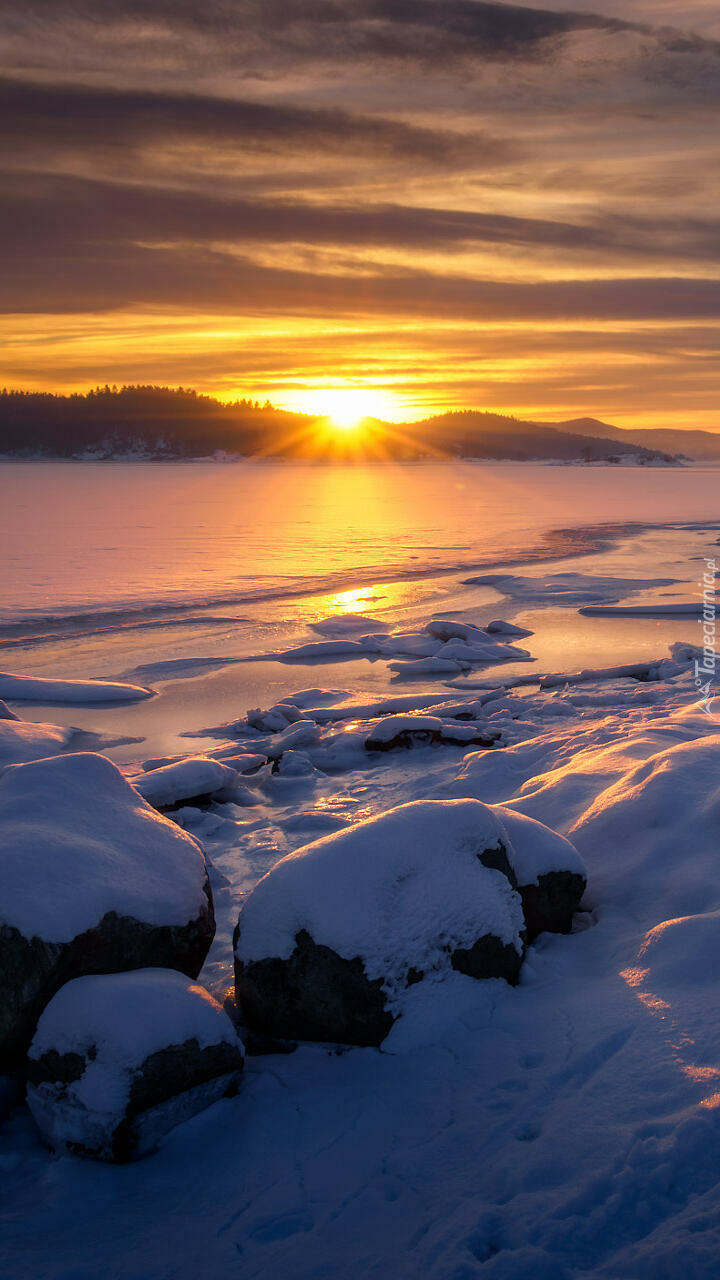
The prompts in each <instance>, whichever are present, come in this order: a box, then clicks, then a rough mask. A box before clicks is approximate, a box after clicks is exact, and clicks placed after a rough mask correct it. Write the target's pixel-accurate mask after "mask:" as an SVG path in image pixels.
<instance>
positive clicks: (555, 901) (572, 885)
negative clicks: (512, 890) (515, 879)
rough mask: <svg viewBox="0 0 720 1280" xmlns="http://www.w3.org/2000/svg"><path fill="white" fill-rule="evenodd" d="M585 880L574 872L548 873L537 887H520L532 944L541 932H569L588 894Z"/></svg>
mask: <svg viewBox="0 0 720 1280" xmlns="http://www.w3.org/2000/svg"><path fill="white" fill-rule="evenodd" d="M585 884H586V882H585V877H584V876H581V875H577V874H576V873H575V872H572V871H548V872H546V873H545V875H542V876H538V883H537V884H525V885H520V886H519V887H518V893H519V894H520V897H521V898H522V904H523V912H524V914H525V924H526V926H527V936H528V942H532V940H533V938H536V937H537V935H538V934H539V933H545V932H547V933H569V932H570V930H571V928H572V918H573V915H574V914H575V912H576V911H577V909H578V907H579V906H580V900H581V898H582V896H583V894H584V892H585Z"/></svg>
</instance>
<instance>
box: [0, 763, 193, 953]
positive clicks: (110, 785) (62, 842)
mask: <svg viewBox="0 0 720 1280" xmlns="http://www.w3.org/2000/svg"><path fill="white" fill-rule="evenodd" d="M205 874H206V872H205V859H204V857H203V853H202V850H201V849H200V846H199V845H198V842H197V841H196V840H195V839H194V838H193V837H192V836H189V835H187V834H186V833H185V832H184V831H181V830H180V829H179V828H178V827H177V826H176V825H175V824H174V823H172V822H169V821H168V820H167V819H166V818H163V817H161V815H160V814H158V813H156V812H155V810H154V809H151V807H150V805H148V804H147V803H146V802H145V801H144V800H143V799H142V798H141V797H140V796H139V795H138V793H137V792H136V791H135V790H134V788H133V787H131V786H130V784H129V783H128V782H126V780H125V779H124V778H123V776H122V774H121V773H120V771H119V770H118V769H117V768H116V766H115V765H114V764H111V762H110V761H109V760H106V759H105V758H104V757H103V756H99V755H92V754H90V753H79V754H77V755H65V756H56V757H54V758H53V759H47V760H37V761H34V762H33V763H30V764H18V765H9V766H8V768H6V769H5V771H4V772H3V773H2V775H0V881H1V887H2V891H1V892H0V901H1V902H2V920H3V923H5V924H8V925H10V926H12V927H13V928H15V929H19V930H20V932H21V933H22V934H23V935H24V936H25V937H26V938H32V937H35V936H38V937H41V938H44V939H45V940H47V941H49V942H68V941H69V940H70V939H71V938H73V937H75V936H76V935H77V934H79V933H83V932H84V931H85V930H86V929H90V928H92V926H93V925H96V924H97V923H98V922H99V921H100V920H101V918H102V917H103V916H104V915H105V914H106V912H108V911H116V912H117V913H118V914H119V915H127V916H133V917H134V918H135V919H137V920H143V921H146V922H147V923H148V924H178V925H179V924H186V923H187V922H188V921H189V920H193V919H195V917H196V916H197V915H198V911H199V908H200V905H201V902H202V894H203V884H204V882H205Z"/></svg>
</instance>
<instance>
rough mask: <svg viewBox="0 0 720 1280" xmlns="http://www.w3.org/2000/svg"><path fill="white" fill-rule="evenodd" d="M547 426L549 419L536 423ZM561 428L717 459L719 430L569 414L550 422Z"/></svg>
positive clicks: (692, 456)
mask: <svg viewBox="0 0 720 1280" xmlns="http://www.w3.org/2000/svg"><path fill="white" fill-rule="evenodd" d="M539 425H540V426H543V425H546V426H550V425H551V424H550V423H545V424H543V423H540V424H539ZM552 425H553V426H555V427H557V428H558V429H559V430H561V431H570V432H573V433H574V434H575V435H579V436H598V435H603V436H605V437H607V438H608V439H611V440H620V441H624V442H625V443H628V444H640V445H645V446H646V447H647V448H649V449H661V450H663V451H667V452H668V453H679V454H683V455H685V457H689V458H694V459H695V460H696V461H698V462H704V461H708V462H711V461H717V460H718V459H720V431H695V430H688V431H678V430H673V429H672V428H671V427H648V428H647V429H645V428H640V429H639V430H637V429H633V428H632V427H613V426H610V424H609V423H607V422H600V421H598V419H597V418H570V419H569V420H568V421H567V422H557V423H553V424H552Z"/></svg>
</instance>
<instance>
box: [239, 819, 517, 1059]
mask: <svg viewBox="0 0 720 1280" xmlns="http://www.w3.org/2000/svg"><path fill="white" fill-rule="evenodd" d="M506 841H507V837H506V835H505V831H504V829H503V827H502V824H501V822H500V820H499V819H498V817H497V816H496V815H495V814H494V813H493V812H492V810H491V809H489V808H488V807H487V806H486V805H483V804H481V803H480V801H478V800H447V801H437V800H436V801H432V800H427V801H415V802H413V803H410V804H405V805H401V806H400V807H399V808H397V809H391V810H390V811H389V812H387V813H384V814H381V815H380V816H379V817H375V818H371V819H369V820H368V821H366V822H362V823H358V825H357V826H354V827H350V828H346V829H345V830H343V831H339V832H335V833H333V834H332V835H329V836H325V837H323V838H322V839H320V840H316V841H314V842H313V843H312V844H309V845H306V846H305V847H304V848H302V849H299V850H298V851H297V852H296V853H293V854H290V855H289V856H287V857H285V858H283V859H282V860H281V861H280V862H278V863H276V865H275V866H274V867H273V868H272V870H271V871H270V872H269V873H268V874H267V875H266V876H265V877H264V879H262V880H261V881H260V882H259V884H258V885H256V887H255V889H254V890H253V892H252V893H251V894H250V895H249V897H248V898H247V900H246V902H245V904H244V906H243V909H242V912H241V915H240V919H239V922H238V927H237V929H236V932H235V939H234V942H235V985H236V994H237V998H238V1002H239V1004H240V1006H241V1008H242V1011H243V1014H244V1016H245V1019H246V1021H247V1023H248V1025H249V1026H251V1027H252V1028H254V1029H256V1030H258V1031H261V1032H264V1033H267V1034H271V1035H274V1036H280V1037H287V1038H297V1039H309V1040H332V1041H341V1042H345V1043H352V1044H379V1043H380V1042H381V1041H382V1040H383V1039H384V1037H385V1036H386V1035H387V1033H388V1031H389V1030H390V1028H391V1026H392V1024H393V1022H394V1021H395V1019H396V1018H397V1017H398V1016H399V1014H400V1013H401V1011H402V1002H403V994H404V992H405V991H406V989H407V988H408V987H409V986H411V985H412V984H414V983H416V982H419V981H422V980H429V979H433V980H435V979H440V978H442V976H443V974H446V973H448V972H449V971H451V970H452V969H455V970H458V971H459V972H461V973H465V974H468V975H469V976H471V977H474V978H505V979H506V980H507V981H509V982H515V981H516V980H517V977H518V973H519V970H520V965H521V961H522V955H523V937H524V929H525V921H524V917H523V912H522V903H521V900H520V896H519V894H518V893H517V892H516V891H515V889H514V888H513V887H512V885H511V883H510V876H511V873H510V870H509V866H508V855H507V849H506Z"/></svg>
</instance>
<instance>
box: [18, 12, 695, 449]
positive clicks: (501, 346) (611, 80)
mask: <svg viewBox="0 0 720 1280" xmlns="http://www.w3.org/2000/svg"><path fill="white" fill-rule="evenodd" d="M567 4H568V5H570V6H571V9H569V8H568V7H566V5H565V4H563V3H556V2H555V0H547V3H546V5H545V7H543V8H531V7H529V6H525V5H523V6H519V5H506V4H495V3H479V2H478V0H308V2H307V3H299V2H297V0H112V2H111V0H16V3H15V4H14V5H13V4H8V3H5V4H4V5H3V7H2V8H3V17H2V22H1V27H2V77H3V78H2V81H1V83H0V97H1V99H2V101H1V103H0V119H1V120H2V148H3V156H2V161H1V163H2V169H3V173H2V190H3V193H4V195H3V199H2V236H1V237H0V252H1V253H2V258H3V261H2V264H1V266H0V278H1V279H2V287H1V288H0V297H1V299H2V318H1V321H0V323H1V325H2V334H1V335H0V340H1V341H2V348H3V349H2V367H1V369H0V384H4V385H7V386H11V387H25V388H31V389H47V390H63V391H67V390H85V389H87V388H88V387H90V386H93V385H95V384H96V383H105V382H111V383H112V382H115V383H118V384H119V383H123V382H155V383H157V382H160V383H169V384H171V385H178V384H182V385H185V386H193V387H196V388H197V389H198V390H202V391H207V392H210V393H212V394H214V395H217V396H219V397H221V398H223V399H228V398H232V399H234V398H236V397H242V396H251V397H253V398H259V399H261V400H265V399H266V398H267V399H270V400H271V401H273V402H274V403H275V404H278V405H282V406H287V407H291V408H298V409H303V410H308V411H311V412H316V411H317V412H321V411H322V409H323V403H324V401H323V397H325V398H327V396H328V395H329V394H330V393H332V391H333V389H337V388H338V387H339V388H341V389H342V388H343V387H348V386H350V387H356V388H360V389H362V390H363V392H364V396H365V400H364V403H365V404H366V405H367V409H368V412H375V413H377V415H378V416H384V417H388V418H394V419H408V418H418V417H421V416H425V415H427V414H429V413H432V412H439V411H440V410H442V409H446V408H457V407H467V406H470V407H476V408H482V409H492V410H499V411H503V412H509V413H515V414H517V415H518V416H522V417H533V418H539V419H546V420H561V419H567V418H571V417H576V416H580V415H593V416H597V417H600V418H604V419H605V420H607V421H611V422H615V423H618V424H619V425H623V426H631V425H633V426H672V427H683V426H688V427H705V428H711V429H716V430H720V401H719V397H718V389H719V387H720V366H719V365H718V361H717V348H718V334H719V331H720V259H719V255H718V249H719V248H720V214H719V212H718V210H719V209H720V162H719V157H718V106H719V105H720V10H718V6H717V4H716V3H715V0H689V3H687V4H683V5H680V4H675V3H669V2H668V0H624V3H621V0H598V4H597V5H596V4H595V3H591V2H590V0H587V2H586V0H567ZM598 5H599V7H600V9H601V12H600V13H598V12H597V11H596V10H597V8H598Z"/></svg>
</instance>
